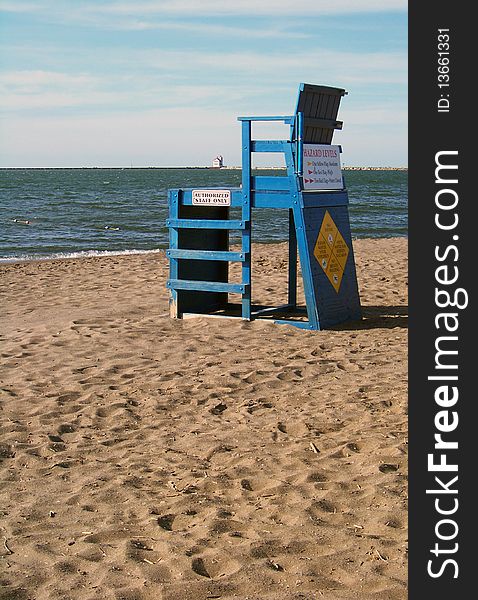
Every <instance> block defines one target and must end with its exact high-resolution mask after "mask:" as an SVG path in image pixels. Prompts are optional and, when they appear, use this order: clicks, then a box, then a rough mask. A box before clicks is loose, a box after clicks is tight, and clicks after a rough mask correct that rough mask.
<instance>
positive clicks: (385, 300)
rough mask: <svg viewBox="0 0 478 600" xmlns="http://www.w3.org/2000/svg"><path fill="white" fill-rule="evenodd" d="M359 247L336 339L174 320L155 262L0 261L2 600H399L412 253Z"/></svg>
mask: <svg viewBox="0 0 478 600" xmlns="http://www.w3.org/2000/svg"><path fill="white" fill-rule="evenodd" d="M354 250H355V254H356V262H357V269H358V278H359V287H360V294H361V300H362V305H363V313H364V318H363V320H362V321H361V322H355V323H348V324H345V325H342V326H339V327H336V328H335V329H334V330H329V331H323V332H309V331H304V330H300V329H296V328H293V327H289V326H279V325H274V324H272V323H270V322H266V321H254V322H252V323H247V322H242V321H239V320H222V319H208V318H205V317H204V318H199V319H188V320H179V321H175V320H172V319H170V318H169V313H168V293H167V290H166V287H165V281H166V278H167V261H166V258H165V255H164V253H163V252H161V253H158V254H144V255H132V256H118V257H115V256H110V257H99V258H98V257H95V258H83V259H64V260H51V261H37V262H27V263H17V264H4V265H1V266H0V283H1V285H0V306H1V311H0V335H1V338H0V344H1V350H0V353H1V367H0V369H1V373H0V422H1V436H0V471H1V484H0V599H2V600H6V599H8V600H27V599H34V600H54V599H55V600H60V599H61V600H67V599H71V600H77V599H81V600H93V599H105V600H110V599H111V600H153V599H154V600H189V599H191V600H206V599H213V598H220V599H223V600H229V599H232V598H234V599H237V600H246V599H247V600H260V599H265V600H299V599H300V600H359V599H360V600H361V599H371V600H405V598H406V597H407V415H406V400H407V240H406V239H404V238H392V239H375V240H372V239H365V240H357V241H355V242H354ZM253 257H254V284H255V285H254V300H256V301H257V302H259V303H266V304H267V303H268V302H271V301H276V300H279V301H280V299H281V296H282V295H283V293H284V290H285V277H286V273H285V265H286V259H287V246H286V245H285V244H275V245H257V246H254V255H253Z"/></svg>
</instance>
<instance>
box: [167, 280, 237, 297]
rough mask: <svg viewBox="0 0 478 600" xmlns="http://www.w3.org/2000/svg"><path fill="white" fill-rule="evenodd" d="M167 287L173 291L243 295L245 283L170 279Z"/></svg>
mask: <svg viewBox="0 0 478 600" xmlns="http://www.w3.org/2000/svg"><path fill="white" fill-rule="evenodd" d="M166 286H167V287H168V288H170V289H173V290H197V291H198V292H228V293H229V294H243V293H244V291H245V288H246V286H245V285H244V284H243V283H224V282H222V281H196V280H194V279H168V281H167V283H166Z"/></svg>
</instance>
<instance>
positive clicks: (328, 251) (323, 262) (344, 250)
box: [314, 210, 349, 293]
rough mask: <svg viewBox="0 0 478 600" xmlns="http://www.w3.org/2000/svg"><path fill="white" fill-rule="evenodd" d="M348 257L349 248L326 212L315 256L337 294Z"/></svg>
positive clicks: (315, 248)
mask: <svg viewBox="0 0 478 600" xmlns="http://www.w3.org/2000/svg"><path fill="white" fill-rule="evenodd" d="M348 255H349V247H348V246H347V244H346V242H345V240H344V238H343V237H342V234H341V233H340V231H339V230H338V229H337V225H336V224H335V223H334V220H333V219H332V217H331V216H330V213H329V211H328V210H326V211H325V215H324V219H323V221H322V225H321V226H320V231H319V235H318V236H317V241H316V242H315V246H314V256H315V258H316V259H317V262H318V263H319V265H320V266H321V267H322V269H323V270H324V273H325V274H326V275H327V277H328V279H329V281H330V283H331V284H332V285H333V286H334V289H335V291H336V292H337V293H338V292H339V289H340V284H341V283H342V277H343V274H344V270H345V264H346V263H347V257H348Z"/></svg>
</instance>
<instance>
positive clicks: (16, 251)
mask: <svg viewBox="0 0 478 600" xmlns="http://www.w3.org/2000/svg"><path fill="white" fill-rule="evenodd" d="M272 173H274V174H277V172H276V171H275V172H269V171H267V170H260V171H257V174H272ZM344 176H345V179H346V183H347V188H348V192H349V199H350V221H351V228H352V236H353V237H355V238H360V237H395V236H406V235H407V200H408V197H407V191H408V185H407V172H406V171H386V170H384V171H375V170H370V171H345V173H344ZM240 180H241V172H240V170H232V169H231V170H228V169H217V170H216V169H196V168H189V169H159V168H151V169H136V168H135V169H0V261H2V262H6V261H8V262H10V261H18V260H29V259H41V258H52V257H63V256H83V255H87V256H88V255H95V254H110V253H136V252H154V251H158V249H161V248H166V247H167V246H168V229H167V228H166V226H165V219H166V218H167V213H168V209H167V190H168V189H169V188H176V187H236V186H239V185H240ZM286 239H287V211H279V210H266V209H261V210H256V211H255V212H254V226H253V240H254V241H260V242H277V241H284V240H286Z"/></svg>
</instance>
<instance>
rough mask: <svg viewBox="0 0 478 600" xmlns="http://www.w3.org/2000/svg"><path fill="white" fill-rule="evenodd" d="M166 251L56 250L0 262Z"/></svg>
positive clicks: (158, 249)
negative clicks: (50, 252)
mask: <svg viewBox="0 0 478 600" xmlns="http://www.w3.org/2000/svg"><path fill="white" fill-rule="evenodd" d="M160 252H164V249H161V248H155V249H154V250H117V251H115V250H83V251H79V252H54V253H52V254H45V255H42V256H39V255H38V254H22V255H20V256H3V257H0V264H5V263H19V262H31V261H43V260H63V259H69V258H93V257H96V256H126V255H131V254H158V253H160Z"/></svg>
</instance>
